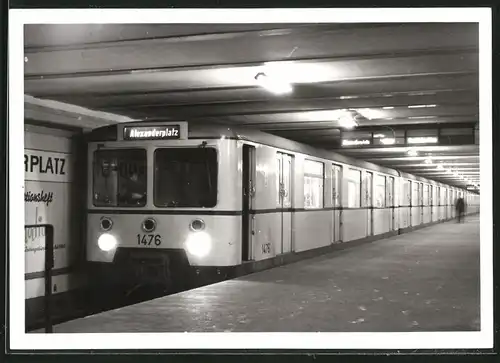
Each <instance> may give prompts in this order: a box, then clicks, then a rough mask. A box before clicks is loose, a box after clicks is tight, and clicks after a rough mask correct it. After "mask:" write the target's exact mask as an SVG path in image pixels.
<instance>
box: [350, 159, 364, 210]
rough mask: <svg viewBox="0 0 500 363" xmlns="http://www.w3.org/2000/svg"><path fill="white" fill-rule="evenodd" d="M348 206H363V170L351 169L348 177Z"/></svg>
mask: <svg viewBox="0 0 500 363" xmlns="http://www.w3.org/2000/svg"><path fill="white" fill-rule="evenodd" d="M347 197H348V200H347V207H348V208H359V207H361V171H359V170H355V169H349V174H348V178H347Z"/></svg>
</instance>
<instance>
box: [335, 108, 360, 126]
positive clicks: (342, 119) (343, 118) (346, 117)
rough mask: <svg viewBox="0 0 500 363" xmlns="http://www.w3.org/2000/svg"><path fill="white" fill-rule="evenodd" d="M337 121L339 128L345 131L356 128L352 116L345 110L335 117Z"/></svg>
mask: <svg viewBox="0 0 500 363" xmlns="http://www.w3.org/2000/svg"><path fill="white" fill-rule="evenodd" d="M337 121H338V122H339V125H340V127H344V128H346V129H352V128H353V127H356V126H358V124H357V122H356V121H354V118H353V117H352V114H351V113H350V112H349V111H346V110H341V112H340V113H339V115H338V116H337Z"/></svg>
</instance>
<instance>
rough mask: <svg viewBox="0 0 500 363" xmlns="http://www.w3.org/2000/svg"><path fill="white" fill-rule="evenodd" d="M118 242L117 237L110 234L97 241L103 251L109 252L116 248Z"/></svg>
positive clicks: (103, 235)
mask: <svg viewBox="0 0 500 363" xmlns="http://www.w3.org/2000/svg"><path fill="white" fill-rule="evenodd" d="M117 244H118V241H117V240H116V237H115V236H113V235H112V234H110V233H104V234H101V235H100V236H99V238H98V239H97V245H98V246H99V248H100V249H101V250H102V251H105V252H108V251H111V250H113V249H115V248H116V245H117Z"/></svg>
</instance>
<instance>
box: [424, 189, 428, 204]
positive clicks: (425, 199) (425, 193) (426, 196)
mask: <svg viewBox="0 0 500 363" xmlns="http://www.w3.org/2000/svg"><path fill="white" fill-rule="evenodd" d="M424 205H425V206H428V205H429V185H428V184H425V185H424Z"/></svg>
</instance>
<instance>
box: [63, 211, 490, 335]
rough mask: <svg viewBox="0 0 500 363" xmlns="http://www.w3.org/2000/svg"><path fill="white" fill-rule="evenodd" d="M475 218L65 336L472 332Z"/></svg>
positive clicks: (202, 291)
mask: <svg viewBox="0 0 500 363" xmlns="http://www.w3.org/2000/svg"><path fill="white" fill-rule="evenodd" d="M479 281H480V278H479V215H475V216H469V217H468V218H467V219H466V223H463V224H457V223H456V222H447V223H443V224H438V225H434V226H431V227H427V228H424V229H420V230H417V231H414V232H412V233H408V234H403V235H400V236H396V237H392V238H388V239H384V240H379V241H375V242H372V243H367V244H364V245H360V246H356V247H353V248H349V249H345V250H340V251H336V252H333V253H331V254H328V255H324V256H321V257H317V258H312V259H308V260H303V261H300V262H297V263H294V264H290V265H287V266H283V267H279V268H275V269H272V270H267V271H263V272H259V273H255V274H252V275H247V276H244V277H241V278H238V279H235V280H231V281H225V282H222V283H218V284H214V285H210V286H205V287H202V288H198V289H195V290H191V291H186V292H183V293H179V294H176V295H171V296H167V297H163V298H159V299H155V300H152V301H148V302H145V303H141V304H137V305H134V306H128V307H125V308H121V309H117V310H114V311H110V312H105V313H101V314H98V315H94V316H90V317H86V318H83V319H78V320H74V321H71V322H67V323H64V324H61V325H58V326H56V327H55V332H56V333H69V332H86V333H88V332H185V331H188V332H214V331H216V332H280V331H281V332H293V331H295V332H311V331H324V332H333V331H335V332H405V331H471V330H479V329H480V326H479V311H480V306H479Z"/></svg>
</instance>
